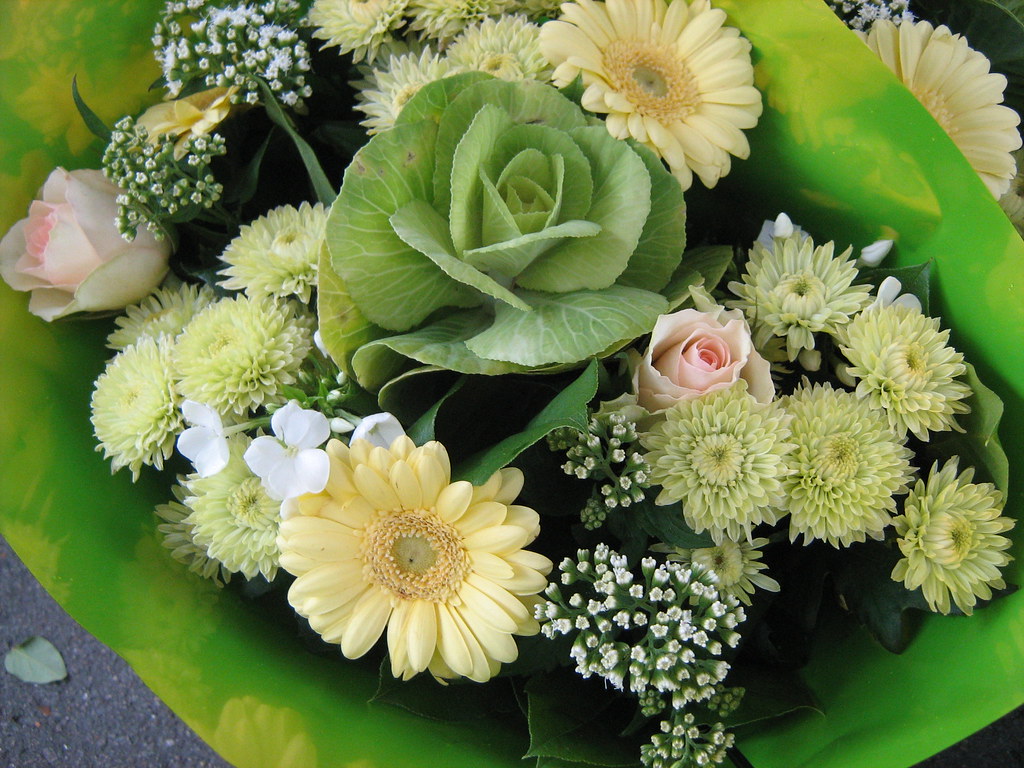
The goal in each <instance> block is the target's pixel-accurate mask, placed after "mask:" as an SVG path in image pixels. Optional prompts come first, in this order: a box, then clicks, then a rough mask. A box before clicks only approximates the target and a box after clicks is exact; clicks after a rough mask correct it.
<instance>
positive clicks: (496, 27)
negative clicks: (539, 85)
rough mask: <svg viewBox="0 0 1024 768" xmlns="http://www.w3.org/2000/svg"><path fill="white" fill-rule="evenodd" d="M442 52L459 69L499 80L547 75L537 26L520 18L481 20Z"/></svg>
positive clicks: (508, 17)
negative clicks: (498, 78)
mask: <svg viewBox="0 0 1024 768" xmlns="http://www.w3.org/2000/svg"><path fill="white" fill-rule="evenodd" d="M446 53H447V55H448V59H449V60H450V61H451V62H452V63H453V64H455V65H456V66H458V67H461V68H462V69H467V70H477V71H480V72H486V73H487V74H489V75H494V76H495V77H500V78H501V79H502V80H546V79H547V76H548V73H549V67H548V60H547V59H546V58H544V55H543V54H542V53H541V52H540V27H538V26H537V25H536V24H532V23H531V22H530V21H528V20H527V19H526V17H524V16H507V17H504V18H501V19H485V20H484V21H483V22H482V23H480V24H477V25H475V26H472V27H469V28H467V29H466V30H465V31H464V32H463V33H462V34H461V35H459V36H458V37H457V38H456V39H455V42H453V43H452V44H451V46H450V47H449V48H448V50H447V51H446Z"/></svg>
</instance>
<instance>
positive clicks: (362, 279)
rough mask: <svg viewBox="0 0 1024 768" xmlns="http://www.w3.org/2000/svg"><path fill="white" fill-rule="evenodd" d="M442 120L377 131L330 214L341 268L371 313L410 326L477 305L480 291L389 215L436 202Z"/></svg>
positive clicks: (377, 319)
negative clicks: (415, 243)
mask: <svg viewBox="0 0 1024 768" xmlns="http://www.w3.org/2000/svg"><path fill="white" fill-rule="evenodd" d="M436 130H437V129H436V127H435V126H434V124H433V123H430V122H426V121H424V122H419V123H413V124H409V125H402V126H397V127H395V128H392V129H390V130H388V131H384V132H383V133H378V134H377V135H376V136H374V137H373V138H372V139H371V140H370V141H369V143H368V144H367V145H366V146H365V147H363V148H362V149H361V150H359V152H358V153H356V156H355V157H354V158H353V159H352V163H351V164H350V165H349V167H348V168H347V169H346V171H345V179H344V182H343V183H342V185H341V192H340V193H339V195H338V200H337V201H336V202H335V204H334V205H333V206H332V207H331V214H330V217H329V218H328V220H327V245H328V247H329V248H330V251H331V260H332V264H333V265H334V269H335V270H336V271H337V273H338V275H339V276H341V278H342V280H344V281H345V285H346V286H347V287H348V291H349V293H350V295H351V296H352V299H353V300H354V301H355V302H356V304H357V305H358V306H359V308H360V310H361V311H362V312H363V314H364V315H365V316H366V318H367V319H368V320H369V321H370V322H373V323H375V324H376V325H379V326H381V327H382V328H387V329H389V330H392V331H404V330H407V329H409V328H411V327H412V326H414V325H416V324H418V323H420V322H422V321H423V320H424V318H426V317H427V315H429V314H431V313H432V312H434V311H436V310H438V309H440V308H441V307H445V306H460V307H465V306H473V305H475V304H478V303H479V302H480V295H479V293H477V292H475V291H472V290H471V289H469V288H467V287H466V286H464V285H462V284H461V283H458V282H456V281H454V280H452V279H451V278H450V277H448V275H446V274H445V273H444V271H443V270H441V269H440V268H439V267H438V266H437V265H436V264H434V263H433V262H432V261H431V260H430V259H428V258H426V257H425V256H423V254H421V253H419V252H417V251H416V250H415V249H413V248H410V247H409V246H408V245H407V244H406V243H404V242H403V241H402V239H401V238H400V237H399V236H398V235H397V234H395V232H394V230H393V229H392V227H391V222H390V218H391V216H392V214H394V213H395V211H397V210H398V209H399V208H401V207H402V206H403V205H405V204H406V203H408V202H409V201H410V200H423V201H426V202H428V203H429V202H430V196H431V189H432V187H433V181H432V178H433V175H434V163H433V145H434V137H435V134H436Z"/></svg>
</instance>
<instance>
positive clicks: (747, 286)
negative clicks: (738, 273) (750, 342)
mask: <svg viewBox="0 0 1024 768" xmlns="http://www.w3.org/2000/svg"><path fill="white" fill-rule="evenodd" d="M851 253H852V249H850V248H847V249H846V250H845V251H843V252H842V253H841V254H839V255H838V256H836V255H835V243H833V242H831V241H830V242H828V243H825V245H821V246H817V247H815V245H814V242H813V241H812V240H811V238H809V237H806V236H805V235H804V234H803V233H799V232H798V233H795V234H793V235H791V236H790V237H786V238H776V239H775V240H773V242H772V246H771V248H767V247H765V245H764V244H763V243H760V242H756V243H754V247H753V248H752V249H751V250H750V260H749V261H748V262H747V266H746V270H745V271H744V273H743V276H742V282H737V281H735V280H734V281H732V282H730V283H729V290H730V291H732V293H733V294H734V295H736V296H738V297H739V299H737V300H733V301H728V302H726V306H728V307H730V308H739V309H742V310H743V312H744V314H745V315H746V316H747V321H748V322H749V323H750V327H751V328H752V329H753V333H754V346H756V347H757V348H758V349H764V348H765V345H766V344H767V343H768V341H769V339H770V338H771V337H772V336H779V337H780V338H783V339H785V340H786V356H787V358H788V359H789V360H795V359H796V358H797V355H799V354H800V352H801V351H802V350H805V349H807V350H810V349H814V334H815V333H822V332H824V333H830V334H834V333H835V332H836V330H837V329H838V328H839V327H840V326H842V325H844V324H845V323H847V322H849V320H850V317H851V316H852V315H854V314H855V313H857V312H859V311H860V310H862V309H864V308H865V307H866V306H867V305H868V304H870V303H871V289H870V287H869V286H866V285H853V281H854V280H855V279H856V278H857V266H856V264H855V263H854V261H853V259H851V258H850V255H851Z"/></svg>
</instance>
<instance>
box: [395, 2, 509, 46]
mask: <svg viewBox="0 0 1024 768" xmlns="http://www.w3.org/2000/svg"><path fill="white" fill-rule="evenodd" d="M516 2H517V0H410V3H409V11H408V13H409V15H410V16H411V17H412V23H411V24H410V25H409V28H410V29H412V30H417V31H419V32H421V33H422V34H423V35H424V37H429V38H432V39H434V40H438V41H440V42H441V43H442V44H443V43H447V42H448V41H449V40H451V39H452V38H453V37H455V36H456V35H457V34H459V33H460V32H462V30H464V29H465V28H466V27H468V26H470V25H472V24H476V23H479V22H481V21H483V20H484V19H486V18H487V17H488V16H501V15H502V14H506V13H510V12H512V11H513V10H515V6H516Z"/></svg>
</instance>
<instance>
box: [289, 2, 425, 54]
mask: <svg viewBox="0 0 1024 768" xmlns="http://www.w3.org/2000/svg"><path fill="white" fill-rule="evenodd" d="M408 4H409V0H316V2H315V3H313V7H312V8H310V9H309V17H308V18H309V25H310V26H312V27H316V31H315V32H314V33H313V37H316V38H318V39H320V40H326V41H327V42H326V43H324V47H329V46H332V45H336V46H338V48H339V49H340V52H341V53H349V52H351V53H352V60H353V61H356V62H359V61H362V60H363V59H368V60H370V61H373V59H374V58H375V57H376V56H377V49H378V48H380V47H381V45H383V44H384V43H385V42H386V41H387V40H388V39H389V38H390V37H391V35H392V33H393V32H394V31H395V30H397V29H399V28H401V27H402V25H403V24H405V18H404V15H403V14H404V13H405V8H406V6H407V5H408Z"/></svg>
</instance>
